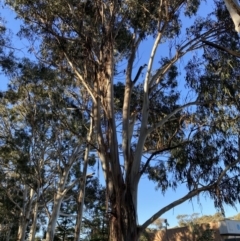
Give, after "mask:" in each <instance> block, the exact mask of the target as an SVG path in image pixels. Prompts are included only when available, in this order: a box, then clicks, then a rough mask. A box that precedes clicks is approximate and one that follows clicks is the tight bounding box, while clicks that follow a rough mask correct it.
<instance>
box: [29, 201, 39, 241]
mask: <svg viewBox="0 0 240 241" xmlns="http://www.w3.org/2000/svg"><path fill="white" fill-rule="evenodd" d="M38 204H39V203H38V200H36V203H35V205H34V209H33V219H32V225H31V229H30V233H29V241H34V240H35V235H36V227H37V213H38Z"/></svg>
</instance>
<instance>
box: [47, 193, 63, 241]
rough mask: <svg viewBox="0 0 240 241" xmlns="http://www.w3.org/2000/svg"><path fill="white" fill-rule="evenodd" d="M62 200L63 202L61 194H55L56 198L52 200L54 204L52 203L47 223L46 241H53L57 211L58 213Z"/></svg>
mask: <svg viewBox="0 0 240 241" xmlns="http://www.w3.org/2000/svg"><path fill="white" fill-rule="evenodd" d="M62 200H63V195H62V194H61V193H59V192H57V194H56V197H55V199H54V203H53V210H52V214H51V217H50V219H49V222H48V227H47V233H46V241H53V239H54V234H55V228H56V224H57V219H58V216H59V211H60V207H61V203H62Z"/></svg>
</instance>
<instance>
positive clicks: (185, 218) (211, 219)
mask: <svg viewBox="0 0 240 241" xmlns="http://www.w3.org/2000/svg"><path fill="white" fill-rule="evenodd" d="M177 219H178V225H179V226H180V227H186V226H189V225H191V224H198V225H200V224H208V223H215V222H218V221H221V220H223V219H224V216H223V214H222V213H215V214H214V215H203V216H199V214H198V213H193V214H191V215H186V214H183V215H178V216H177Z"/></svg>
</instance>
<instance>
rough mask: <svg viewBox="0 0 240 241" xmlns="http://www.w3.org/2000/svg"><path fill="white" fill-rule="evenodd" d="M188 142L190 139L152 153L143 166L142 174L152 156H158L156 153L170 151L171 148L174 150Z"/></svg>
mask: <svg viewBox="0 0 240 241" xmlns="http://www.w3.org/2000/svg"><path fill="white" fill-rule="evenodd" d="M187 142H189V141H186V142H182V143H180V144H179V145H176V146H172V147H165V148H163V149H161V150H158V151H155V152H154V153H152V154H151V156H150V157H149V158H148V159H147V161H146V163H145V165H144V166H143V168H142V170H141V171H140V174H141V175H142V174H143V173H144V172H145V170H146V168H147V167H148V165H149V163H150V161H151V160H152V158H153V157H154V156H156V155H158V154H160V153H162V152H165V151H170V150H173V149H175V148H178V147H180V146H181V145H183V144H185V143H187Z"/></svg>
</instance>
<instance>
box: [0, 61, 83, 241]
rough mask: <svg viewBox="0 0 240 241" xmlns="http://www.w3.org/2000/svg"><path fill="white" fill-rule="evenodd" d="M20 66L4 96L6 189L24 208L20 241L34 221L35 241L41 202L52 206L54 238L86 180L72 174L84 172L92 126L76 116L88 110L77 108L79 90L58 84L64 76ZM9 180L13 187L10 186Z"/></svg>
mask: <svg viewBox="0 0 240 241" xmlns="http://www.w3.org/2000/svg"><path fill="white" fill-rule="evenodd" d="M15 67H16V69H15V72H14V73H13V74H9V75H10V77H11V78H12V81H11V82H10V84H9V88H8V90H7V91H5V92H2V98H1V127H2V128H1V167H2V170H3V172H4V179H3V182H2V188H3V189H4V191H5V194H6V195H7V197H8V198H9V199H10V200H11V202H12V203H13V204H14V205H15V206H16V207H17V208H18V210H20V223H19V233H18V240H25V238H26V237H25V233H26V229H27V226H28V224H29V221H30V220H31V219H32V220H31V221H32V225H31V231H30V240H34V238H35V232H36V224H37V215H38V208H39V202H41V203H42V204H44V205H45V207H46V208H47V207H49V206H52V212H48V214H49V217H48V218H49V223H48V229H47V238H49V236H52V237H53V236H54V231H55V226H56V222H57V218H58V216H59V211H60V206H61V202H62V200H63V198H64V197H65V196H66V194H67V193H68V191H70V190H71V189H72V188H73V187H74V186H75V185H76V184H77V183H79V182H80V180H81V179H82V178H83V177H82V176H78V177H76V178H75V179H74V180H73V179H72V177H71V176H70V170H71V168H72V167H73V164H74V163H75V162H76V164H78V165H79V166H78V168H80V164H81V163H80V162H79V161H80V160H81V158H82V157H83V153H84V151H85V146H86V144H85V143H86V138H85V136H86V133H87V128H88V127H87V125H88V123H87V121H85V118H86V117H85V116H84V115H83V114H81V115H80V114H79V115H76V113H75V112H77V111H78V112H79V113H84V111H83V112H81V111H80V110H78V109H74V110H72V105H73V102H74V98H73V97H72V96H73V92H74V91H77V88H75V87H74V88H72V89H71V87H70V86H68V88H67V90H65V89H64V88H65V87H66V86H63V85H62V84H61V85H60V87H59V86H58V85H57V84H56V83H55V82H54V81H58V80H59V78H60V77H63V76H62V75H61V76H59V74H58V73H56V72H54V71H53V70H51V69H50V68H47V67H45V66H44V65H43V64H38V65H37V64H35V63H33V62H30V61H29V60H22V62H21V63H19V64H16V66H15ZM65 81H67V76H65ZM73 89H74V90H73ZM71 98H72V99H71ZM76 101H77V100H76ZM76 101H75V102H76ZM81 101H82V102H83V99H82V100H81ZM85 113H86V112H85ZM86 167H87V166H86ZM85 172H86V171H85ZM8 179H11V182H10V181H9V180H8ZM6 180H7V181H6ZM84 180H85V178H84ZM6 182H7V183H8V184H9V183H11V184H12V187H11V188H10V187H9V186H4V185H5V183H6ZM17 184H18V185H17ZM14 190H15V191H14ZM14 192H15V193H19V195H18V196H19V197H18V198H19V202H18V201H17V199H15V198H13V196H12V194H13V193H14ZM51 195H52V196H51ZM30 215H31V216H30Z"/></svg>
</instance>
